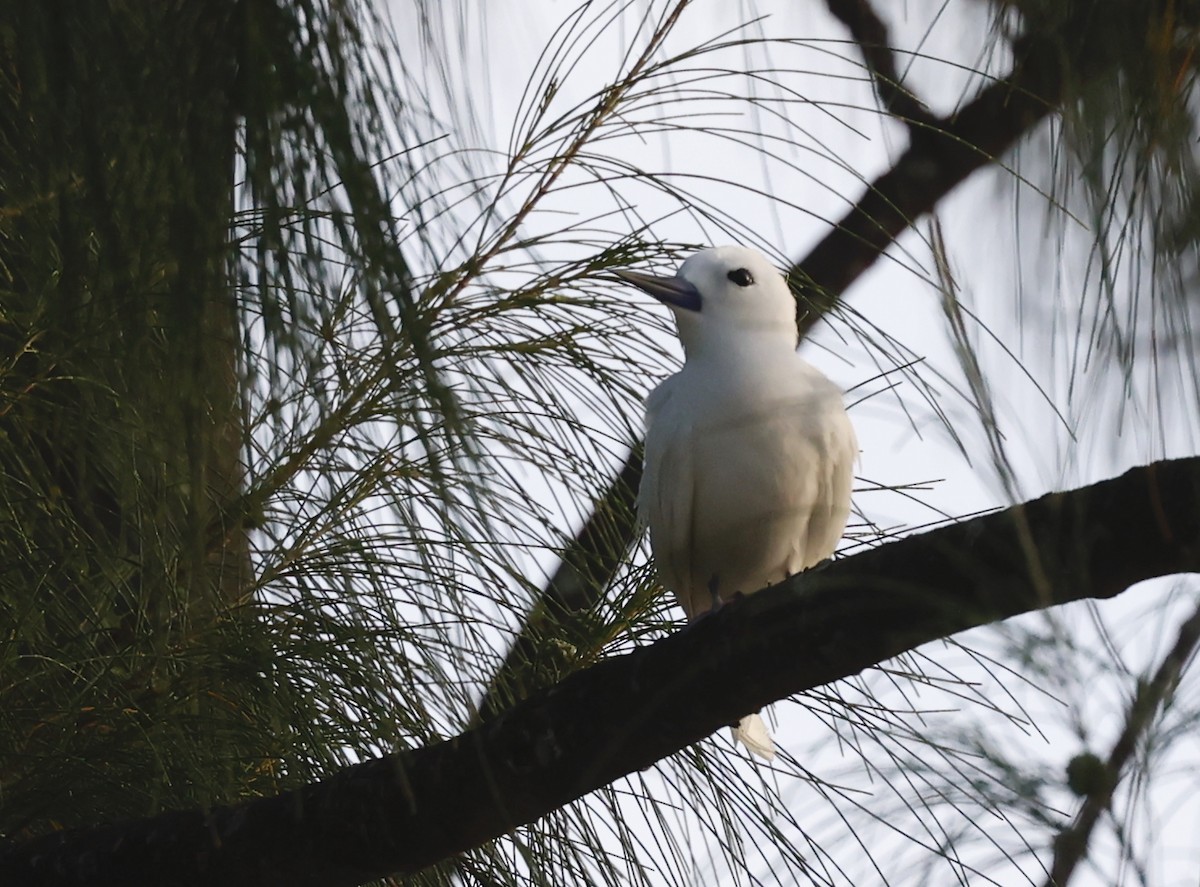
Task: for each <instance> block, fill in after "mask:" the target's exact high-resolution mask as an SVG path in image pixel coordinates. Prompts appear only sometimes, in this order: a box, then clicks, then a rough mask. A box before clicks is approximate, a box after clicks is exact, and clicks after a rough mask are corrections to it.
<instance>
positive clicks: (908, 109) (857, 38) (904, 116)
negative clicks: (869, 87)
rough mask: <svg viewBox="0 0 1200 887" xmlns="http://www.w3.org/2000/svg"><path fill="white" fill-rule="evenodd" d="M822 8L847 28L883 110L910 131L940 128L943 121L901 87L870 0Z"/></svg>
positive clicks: (838, 1)
mask: <svg viewBox="0 0 1200 887" xmlns="http://www.w3.org/2000/svg"><path fill="white" fill-rule="evenodd" d="M825 6H826V7H827V8H828V9H829V11H830V12H831V13H832V14H833V15H834V17H835V18H836V19H837V20H838V21H840V22H841V23H842V24H843V25H845V26H846V28H847V30H849V31H850V36H851V37H853V38H854V42H855V43H857V44H858V49H859V52H861V53H862V57H863V62H864V63H865V64H866V66H867V71H869V72H870V74H871V81H872V83H874V84H875V94H876V95H877V96H879V102H880V104H882V105H883V107H884V110H886V111H887V112H888V113H889V114H891V115H892V116H893V117H895V118H896V119H897V120H900V121H902V122H903V123H904V124H905V125H906V126H909V127H911V126H913V125H915V124H919V125H922V126H933V127H934V128H937V127H938V126H940V124H941V122H942V121H939V120H937V119H936V118H935V117H934V116H933V115H932V114H931V113H929V109H928V108H926V107H925V104H924V103H923V102H922V101H921V100H920V99H918V98H917V97H916V96H915V95H913V94H912V93H911V92H909V91H908V90H907V89H905V88H904V87H903V86H902V85H901V83H900V75H899V73H897V71H896V60H895V58H894V57H893V55H892V45H891V38H890V37H889V36H888V29H887V25H886V24H884V22H883V19H881V18H880V17H879V16H878V14H877V13H876V12H875V9H874V7H873V6H871V2H870V0H825Z"/></svg>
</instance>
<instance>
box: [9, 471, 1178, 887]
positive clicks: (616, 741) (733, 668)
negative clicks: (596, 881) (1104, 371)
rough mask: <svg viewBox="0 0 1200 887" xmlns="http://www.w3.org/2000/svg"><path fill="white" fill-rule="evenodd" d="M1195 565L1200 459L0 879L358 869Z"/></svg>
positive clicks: (108, 836)
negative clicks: (859, 682)
mask: <svg viewBox="0 0 1200 887" xmlns="http://www.w3.org/2000/svg"><path fill="white" fill-rule="evenodd" d="M1195 571H1200V457H1193V458H1190V459H1181V460H1177V461H1169V462H1160V463H1156V464H1154V465H1150V466H1148V467H1146V468H1138V469H1134V470H1132V471H1129V472H1127V473H1126V474H1124V475H1123V476H1121V477H1120V478H1117V479H1114V480H1110V481H1104V482H1102V483H1098V484H1095V485H1093V486H1090V487H1085V488H1083V489H1081V490H1076V491H1074V492H1069V493H1056V494H1052V495H1049V496H1043V497H1042V498H1040V499H1037V500H1035V501H1032V502H1028V503H1025V504H1024V505H1018V506H1015V507H1013V508H1010V509H1007V510H1006V511H1003V512H997V513H993V514H990V515H987V516H985V517H980V518H976V519H974V520H970V521H965V522H963V523H961V524H955V525H952V526H949V527H944V528H942V529H939V530H935V531H933V532H930V533H925V534H923V535H919V536H910V537H908V538H906V539H903V540H901V541H899V542H894V543H890V544H888V545H884V546H881V547H879V548H876V549H872V550H869V551H866V552H864V553H862V554H859V555H856V556H854V557H851V558H846V559H844V560H841V561H838V562H836V563H834V564H832V565H830V566H828V567H827V568H825V569H822V570H817V571H811V572H808V573H804V574H802V575H800V576H797V577H794V578H793V579H791V580H789V581H787V582H784V583H781V584H780V585H779V586H776V587H774V588H771V589H767V590H764V591H762V592H760V593H759V594H756V595H752V596H750V597H748V598H746V599H745V600H743V601H740V602H739V603H737V604H736V605H732V606H728V607H725V608H723V609H722V610H721V611H719V612H718V613H715V614H713V615H711V616H709V617H707V618H706V619H703V620H701V621H699V622H697V623H695V624H694V625H692V626H691V627H690V628H689V629H688V630H686V631H683V632H679V633H678V634H675V635H672V636H670V637H668V638H665V639H664V640H662V641H660V642H658V643H656V644H653V645H650V646H646V647H641V648H639V649H636V650H635V651H633V652H632V653H629V654H627V655H624V656H616V657H613V658H611V659H608V660H605V661H603V662H601V663H600V664H598V665H596V666H594V667H592V668H589V669H586V670H583V671H580V672H577V673H576V674H573V675H571V676H570V677H569V678H567V679H566V680H565V681H563V682H562V683H561V684H559V685H558V686H556V687H554V688H552V689H550V690H547V691H543V692H541V693H539V694H537V695H536V696H533V697H531V698H529V699H527V700H526V701H525V702H523V703H521V704H519V705H518V706H516V707H515V708H514V709H512V710H511V711H509V712H507V713H505V714H503V715H501V716H499V717H496V718H493V719H490V720H488V721H486V722H484V723H482V724H480V725H478V726H477V727H474V728H473V729H471V730H468V731H467V732H466V733H464V734H462V735H460V736H458V737H456V738H454V739H451V740H448V741H445V742H441V743H438V744H436V745H432V746H429V747H426V748H422V749H416V750H412V751H406V752H402V753H399V754H395V755H389V756H387V757H384V758H379V759H376V760H372V761H368V762H366V763H363V764H360V765H357V766H354V767H350V768H348V769H346V770H343V771H341V772H338V773H335V774H333V775H331V776H329V777H328V778H326V779H325V780H323V781H322V782H319V783H315V784H312V785H309V786H306V787H304V788H302V789H299V790H296V791H292V792H286V793H284V794H281V795H278V796H275V797H270V798H262V799H259V800H255V801H252V802H249V803H246V804H242V805H239V806H236V807H218V808H214V809H213V810H211V811H209V812H208V813H204V812H201V811H187V812H178V813H169V814H166V815H163V816H159V817H155V818H152V819H146V820H141V821H137V822H133V823H125V824H118V825H112V826H105V827H101V828H95V829H90V830H82V831H74V832H62V833H54V834H50V835H45V836H42V837H40V838H35V839H33V840H30V841H27V842H23V843H19V844H10V845H8V846H6V847H4V848H3V849H0V883H3V884H6V885H8V884H12V885H38V887H83V885H87V887H108V885H113V887H116V885H126V884H144V885H153V884H171V885H178V887H200V885H213V887H216V885H220V887H241V885H247V887H249V885H254V887H271V885H280V887H282V885H288V887H347V885H356V884H361V883H363V882H365V881H367V880H370V879H372V878H376V877H380V876H383V875H386V874H389V873H394V872H414V871H417V870H419V869H422V868H424V867H426V866H429V865H432V864H434V863H436V862H438V861H439V860H442V859H445V858H447V857H449V856H452V855H454V854H456V853H461V852H463V851H465V850H467V849H469V848H471V847H474V846H478V845H479V844H481V843H483V842H484V841H487V840H489V839H493V838H496V837H499V836H501V835H503V834H505V833H507V832H509V831H511V830H512V829H514V828H517V827H518V826H520V825H522V824H525V823H529V822H532V821H534V820H535V819H537V818H539V817H541V816H543V815H545V814H546V813H548V812H550V811H552V810H554V809H556V808H558V807H561V806H562V805H564V804H567V803H570V802H571V801H573V800H575V799H577V798H580V797H582V796H583V795H585V794H587V793H588V792H590V791H593V790H595V789H597V788H599V787H601V786H603V785H607V784H608V783H610V782H612V781H613V780H615V779H619V778H620V777H621V776H624V775H626V774H628V773H632V772H635V771H636V770H639V769H642V768H645V767H649V766H650V765H652V764H653V763H654V762H655V761H657V760H659V759H661V758H663V757H665V756H667V755H669V754H671V753H673V752H675V751H678V750H679V749H682V748H684V747H685V746H687V745H689V744H691V743H694V742H696V741H698V740H700V739H702V738H703V737H705V736H707V735H709V734H710V733H712V732H713V731H714V730H717V729H719V728H720V727H721V726H722V725H725V724H729V723H731V722H732V721H734V720H736V719H737V718H738V717H739V716H740V715H743V714H745V713H746V712H747V711H752V710H754V709H757V708H759V707H761V706H762V705H766V704H768V703H770V702H772V701H774V700H777V699H781V698H783V697H785V696H788V695H791V694H793V693H798V692H802V691H804V690H807V689H811V688H813V687H817V686H820V685H822V684H826V683H829V682H831V681H835V680H838V679H840V678H844V677H848V676H850V675H854V674H857V673H858V672H860V671H862V670H863V669H865V668H869V667H870V666H872V665H874V664H876V663H879V662H882V661H884V660H885V659H889V658H891V657H893V656H896V655H898V654H899V653H902V652H904V651H905V650H910V649H912V648H914V647H916V646H918V645H920V644H923V643H926V642H928V641H930V640H934V639H936V638H939V637H945V636H948V635H950V634H953V633H956V632H959V631H962V630H964V629H967V628H971V627H974V626H977V625H982V624H985V623H987V622H991V621H994V620H998V619H1004V618H1008V617H1010V616H1014V615H1016V614H1018V613H1023V612H1027V611H1030V610H1036V609H1040V608H1044V607H1049V606H1052V605H1055V604H1061V603H1065V602H1068V601H1074V600H1080V599H1083V598H1088V597H1091V598H1108V597H1113V596H1115V595H1117V594H1119V593H1120V592H1122V591H1123V590H1124V589H1126V588H1128V587H1129V586H1130V585H1133V584H1134V583H1136V582H1140V581H1142V580H1144V579H1149V578H1153V577H1156V576H1162V575H1168V574H1173V573H1181V572H1195Z"/></svg>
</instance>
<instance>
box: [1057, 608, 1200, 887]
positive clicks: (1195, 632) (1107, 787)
mask: <svg viewBox="0 0 1200 887" xmlns="http://www.w3.org/2000/svg"><path fill="white" fill-rule="evenodd" d="M1197 646H1200V609H1197V610H1196V611H1195V612H1194V613H1193V614H1192V615H1191V617H1190V618H1189V619H1188V620H1187V621H1186V622H1184V623H1183V625H1182V626H1180V628H1179V635H1178V636H1177V637H1176V639H1175V645H1174V646H1173V647H1172V648H1171V650H1170V652H1168V653H1167V655H1166V656H1165V657H1164V658H1163V661H1162V662H1161V663H1160V664H1159V666H1158V670H1157V671H1156V672H1155V673H1154V677H1153V678H1151V679H1150V681H1148V682H1139V684H1138V690H1137V693H1136V694H1135V696H1134V698H1133V702H1132V703H1131V704H1130V706H1129V713H1128V714H1127V715H1126V718H1125V727H1124V729H1123V730H1122V731H1121V735H1120V736H1119V737H1118V738H1117V741H1116V743H1115V744H1114V745H1113V747H1112V751H1111V752H1110V753H1109V755H1108V760H1107V761H1106V762H1104V763H1102V764H1100V765H1099V767H1098V769H1097V770H1096V772H1095V773H1094V780H1093V781H1094V782H1095V784H1094V785H1092V786H1089V788H1090V791H1088V793H1087V797H1086V798H1085V799H1084V801H1083V804H1082V805H1081V806H1080V808H1079V812H1078V813H1076V814H1075V819H1074V821H1073V822H1072V823H1071V825H1070V826H1068V827H1067V828H1066V829H1064V830H1063V831H1062V832H1061V833H1060V834H1059V835H1058V838H1057V839H1056V840H1055V842H1054V863H1053V864H1052V865H1051V867H1050V874H1049V876H1048V877H1047V878H1046V887H1066V884H1067V881H1069V880H1070V879H1071V875H1072V874H1073V873H1074V871H1075V868H1076V866H1078V865H1079V863H1080V862H1081V861H1082V860H1083V858H1084V857H1085V856H1086V855H1087V848H1088V842H1089V841H1090V839H1091V836H1092V832H1093V830H1094V829H1095V827H1096V823H1097V822H1099V821H1100V816H1101V814H1103V813H1104V811H1105V810H1107V809H1108V806H1109V804H1111V803H1112V796H1113V793H1114V792H1115V791H1116V790H1117V786H1118V785H1119V784H1120V782H1121V777H1122V775H1123V774H1124V770H1125V765H1126V764H1128V763H1129V759H1130V758H1131V757H1132V756H1133V752H1134V750H1135V749H1136V748H1137V743H1138V740H1139V739H1141V737H1142V735H1143V734H1145V732H1146V730H1147V729H1149V727H1150V725H1151V724H1152V723H1153V722H1154V717H1155V715H1156V714H1157V713H1158V710H1159V708H1160V707H1161V706H1162V705H1163V703H1164V702H1165V701H1166V700H1167V699H1168V698H1169V697H1170V696H1171V694H1172V693H1174V691H1175V688H1176V687H1177V686H1178V685H1179V678H1180V675H1181V674H1182V673H1183V668H1184V665H1185V664H1186V663H1187V661H1188V659H1190V658H1191V657H1192V654H1193V653H1195V652H1196V648H1197Z"/></svg>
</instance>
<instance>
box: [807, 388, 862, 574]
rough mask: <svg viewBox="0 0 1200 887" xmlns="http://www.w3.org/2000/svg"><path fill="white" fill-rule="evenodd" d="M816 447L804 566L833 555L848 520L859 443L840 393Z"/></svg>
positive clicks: (827, 414) (831, 406)
mask: <svg viewBox="0 0 1200 887" xmlns="http://www.w3.org/2000/svg"><path fill="white" fill-rule="evenodd" d="M827 410H828V412H827V413H826V420H825V421H824V422H823V423H822V426H823V427H822V433H821V438H822V440H821V441H820V443H819V445H818V459H819V464H821V465H823V467H824V470H823V471H821V472H819V475H818V478H817V490H816V501H815V503H814V505H815V508H814V513H813V514H812V517H811V518H810V521H809V538H808V540H807V549H808V551H807V556H806V558H805V560H806V561H807V563H806V564H805V566H813V565H815V564H817V563H819V562H820V561H822V560H824V559H825V558H827V557H831V556H832V555H833V552H834V549H836V548H837V545H838V542H840V541H841V539H842V534H843V532H844V531H845V529H846V521H847V519H848V518H849V517H850V491H851V487H852V486H853V484H854V465H855V463H856V462H857V461H858V439H857V437H856V436H855V434H854V426H853V425H851V424H850V419H849V417H848V416H847V415H846V413H845V411H844V410H843V408H842V404H841V393H840V392H839V393H838V395H837V400H836V401H835V402H834V403H833V404H831V405H830V406H829V407H828V408H827Z"/></svg>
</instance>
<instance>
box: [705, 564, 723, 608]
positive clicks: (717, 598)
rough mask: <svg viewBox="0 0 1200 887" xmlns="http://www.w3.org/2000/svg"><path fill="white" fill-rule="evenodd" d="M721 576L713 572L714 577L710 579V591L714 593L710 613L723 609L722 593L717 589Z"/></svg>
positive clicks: (711, 593)
mask: <svg viewBox="0 0 1200 887" xmlns="http://www.w3.org/2000/svg"><path fill="white" fill-rule="evenodd" d="M719 578H720V577H719V576H718V575H717V574H716V573H713V574H712V578H711V579H709V580H708V593H709V594H710V595H712V607H711V608H709V611H708V612H710V613H715V612H717V610H719V609H721V593H720V592H719V591H718V590H717V585H718V580H719Z"/></svg>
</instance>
